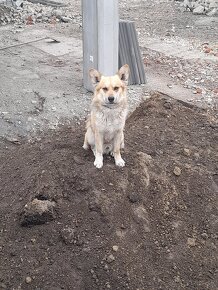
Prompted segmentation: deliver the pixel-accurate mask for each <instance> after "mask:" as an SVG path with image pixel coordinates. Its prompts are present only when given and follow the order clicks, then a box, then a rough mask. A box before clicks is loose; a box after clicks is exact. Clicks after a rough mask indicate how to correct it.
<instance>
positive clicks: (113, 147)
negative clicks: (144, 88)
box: [83, 64, 129, 168]
mask: <svg viewBox="0 0 218 290" xmlns="http://www.w3.org/2000/svg"><path fill="white" fill-rule="evenodd" d="M89 74H90V77H91V80H92V83H93V86H94V89H95V91H94V97H93V100H92V104H91V114H90V116H89V119H88V121H87V125H86V129H87V131H86V134H85V141H84V145H83V148H84V149H86V150H87V149H89V148H91V149H92V151H93V153H94V155H95V162H94V165H95V166H96V167H97V168H101V167H102V166H103V154H109V153H110V154H111V155H112V156H114V159H115V163H116V165H117V166H121V167H123V166H125V161H124V160H123V159H122V157H121V154H120V149H122V148H124V134H123V129H124V126H125V121H126V117H127V113H128V99H127V82H128V77H129V66H128V65H127V64H126V65H124V66H122V67H121V69H120V70H119V71H118V72H117V74H116V75H114V76H111V77H105V76H102V75H101V74H100V73H99V72H98V71H97V70H94V69H91V70H90V72H89Z"/></svg>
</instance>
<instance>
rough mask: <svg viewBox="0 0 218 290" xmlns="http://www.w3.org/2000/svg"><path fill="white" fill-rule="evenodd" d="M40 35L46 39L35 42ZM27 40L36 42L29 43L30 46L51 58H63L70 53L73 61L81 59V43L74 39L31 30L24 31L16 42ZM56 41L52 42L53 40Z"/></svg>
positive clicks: (46, 31) (45, 31)
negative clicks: (49, 55)
mask: <svg viewBox="0 0 218 290" xmlns="http://www.w3.org/2000/svg"><path fill="white" fill-rule="evenodd" d="M42 35H44V36H46V37H47V39H42V40H41V41H37V39H39V38H40V37H41V36H42ZM27 39H29V41H34V40H36V42H33V43H31V45H32V46H34V47H36V48H38V49H40V50H42V51H44V52H46V53H48V54H51V55H53V56H63V55H65V54H69V53H72V54H73V55H74V58H75V59H81V58H82V41H81V40H80V39H78V38H75V37H67V36H63V35H60V34H54V33H51V32H50V31H49V30H46V29H44V30H41V29H40V30H38V29H35V30H31V31H25V32H23V33H21V34H20V35H19V36H18V40H19V41H20V42H21V43H23V42H25V41H26V40H27ZM54 39H55V40H56V41H53V40H54Z"/></svg>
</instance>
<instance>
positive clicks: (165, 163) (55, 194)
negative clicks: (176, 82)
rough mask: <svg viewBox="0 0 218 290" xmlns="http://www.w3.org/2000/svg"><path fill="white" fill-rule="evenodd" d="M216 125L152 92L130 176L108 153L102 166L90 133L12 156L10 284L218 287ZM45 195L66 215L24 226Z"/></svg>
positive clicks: (74, 133)
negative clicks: (28, 211) (86, 143)
mask: <svg viewBox="0 0 218 290" xmlns="http://www.w3.org/2000/svg"><path fill="white" fill-rule="evenodd" d="M215 122H216V120H215V112H208V111H205V110H201V109H197V108H194V107H189V105H188V106H187V105H185V104H183V103H181V102H178V101H175V100H172V99H169V98H168V97H167V96H163V95H156V96H153V97H152V98H151V99H149V100H148V101H146V102H144V103H142V104H141V106H140V107H139V108H138V109H137V110H136V111H135V112H134V113H133V114H132V115H131V116H130V118H129V119H128V122H127V126H126V135H125V139H126V149H125V153H124V154H123V156H124V159H125V160H126V163H127V166H126V167H125V168H123V169H120V168H116V167H115V165H114V163H113V160H112V159H110V158H109V157H106V158H105V163H104V167H103V169H102V170H97V169H95V167H94V166H93V161H94V160H93V156H92V154H91V152H86V151H84V150H83V149H82V143H83V133H84V126H83V127H82V131H81V127H75V128H73V129H72V128H66V127H65V128H61V129H60V130H59V131H57V132H56V133H51V134H50V133H49V134H47V136H44V137H43V138H42V139H41V141H37V142H34V143H24V144H21V145H16V146H9V147H8V149H7V150H3V151H2V153H1V156H0V157H1V165H0V166H1V167H0V168H1V170H0V195H1V203H0V233H1V235H0V261H1V263H0V288H1V289H10V290H11V289H16V290H17V289H28V290H33V289H38V290H39V289H40V290H59V289H69V290H73V289H75V290H97V289H99V290H100V289H102V290H103V289H113V290H118V289H130V290H137V289H138V290H143V289H145V290H157V289H164V290H168V289H169V290H174V289H176V290H180V289H187V290H206V289H209V290H215V289H217V287H218V285H217V281H218V280H217V254H218V252H217V222H218V219H217V205H218V199H217V192H218V191H217V189H218V165H217V163H216V162H217V157H218V152H217V148H216V145H217V144H218V142H217V141H218V132H217V125H216V123H215ZM185 148H186V149H189V150H186V152H184V149H185ZM148 155H150V156H148ZM175 166H177V167H179V168H180V169H181V175H179V176H176V175H175V174H174V173H173V171H174V168H175ZM35 197H38V198H39V197H40V198H41V199H48V200H52V201H55V202H56V203H57V216H56V218H55V219H54V220H53V221H49V222H48V223H46V224H42V225H35V226H32V227H22V226H21V224H20V213H21V212H22V210H23V208H24V206H25V204H26V203H27V202H30V201H31V200H33V199H34V198H35ZM113 246H118V250H117V249H116V250H117V251H114V250H113ZM110 255H113V256H110ZM113 259H114V260H113ZM28 276H29V277H31V279H32V281H31V283H29V284H28V283H26V281H25V279H26V277H28Z"/></svg>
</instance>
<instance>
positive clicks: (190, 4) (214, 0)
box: [181, 0, 218, 16]
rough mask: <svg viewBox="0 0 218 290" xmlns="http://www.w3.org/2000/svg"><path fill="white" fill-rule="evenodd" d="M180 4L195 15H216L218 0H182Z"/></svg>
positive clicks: (217, 13)
mask: <svg viewBox="0 0 218 290" xmlns="http://www.w3.org/2000/svg"><path fill="white" fill-rule="evenodd" d="M181 5H182V6H184V7H185V9H186V10H189V11H191V12H193V14H196V15H202V14H205V15H207V16H216V15H218V0H193V1H191V0H184V1H183V3H182V4H181Z"/></svg>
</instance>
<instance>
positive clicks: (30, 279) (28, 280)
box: [25, 276, 32, 284]
mask: <svg viewBox="0 0 218 290" xmlns="http://www.w3.org/2000/svg"><path fill="white" fill-rule="evenodd" d="M25 281H26V283H27V284H30V283H31V282H32V278H31V277H29V276H28V277H26V279H25Z"/></svg>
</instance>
